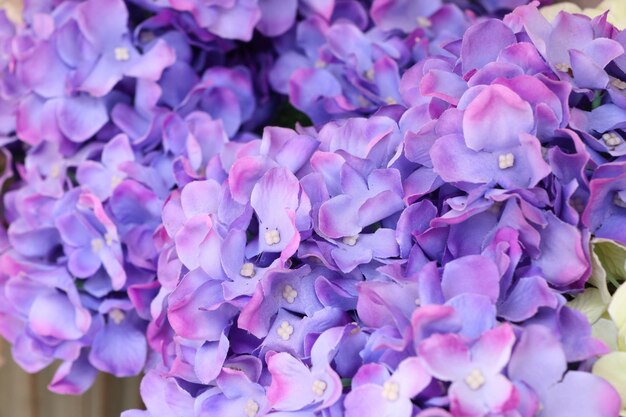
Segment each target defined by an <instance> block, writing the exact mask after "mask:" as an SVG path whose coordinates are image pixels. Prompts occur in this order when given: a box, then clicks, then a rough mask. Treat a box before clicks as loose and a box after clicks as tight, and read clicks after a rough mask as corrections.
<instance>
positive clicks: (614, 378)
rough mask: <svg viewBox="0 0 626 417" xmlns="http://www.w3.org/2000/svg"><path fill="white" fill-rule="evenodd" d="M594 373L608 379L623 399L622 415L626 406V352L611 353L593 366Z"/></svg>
mask: <svg viewBox="0 0 626 417" xmlns="http://www.w3.org/2000/svg"><path fill="white" fill-rule="evenodd" d="M593 373H594V374H596V375H598V376H599V377H601V378H604V379H606V380H607V381H608V382H609V383H610V384H611V385H613V388H615V389H616V390H617V392H618V393H619V395H620V397H622V413H623V412H624V411H625V406H626V352H611V353H609V354H608V355H606V356H603V357H601V358H600V359H598V361H597V362H596V363H595V364H594V365H593Z"/></svg>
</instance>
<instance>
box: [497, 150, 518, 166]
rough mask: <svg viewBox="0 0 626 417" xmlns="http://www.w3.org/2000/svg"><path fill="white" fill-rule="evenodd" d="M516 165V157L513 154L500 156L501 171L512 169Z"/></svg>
mask: <svg viewBox="0 0 626 417" xmlns="http://www.w3.org/2000/svg"><path fill="white" fill-rule="evenodd" d="M513 165H515V155H513V154H512V153H505V154H502V155H500V156H498V167H499V168H500V169H507V168H511V167H512V166H513Z"/></svg>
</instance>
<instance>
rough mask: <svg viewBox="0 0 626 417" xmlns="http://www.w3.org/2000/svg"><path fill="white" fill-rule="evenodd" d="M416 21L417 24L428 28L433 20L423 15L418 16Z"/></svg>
mask: <svg viewBox="0 0 626 417" xmlns="http://www.w3.org/2000/svg"><path fill="white" fill-rule="evenodd" d="M416 21H417V24H418V25H420V26H421V27H423V28H429V27H431V26H432V25H433V22H431V20H430V19H429V18H427V17H424V16H418V17H417V19H416Z"/></svg>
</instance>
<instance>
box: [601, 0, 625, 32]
mask: <svg viewBox="0 0 626 417" xmlns="http://www.w3.org/2000/svg"><path fill="white" fill-rule="evenodd" d="M597 9H599V10H608V11H609V17H608V20H609V22H611V23H612V24H613V25H615V27H617V28H618V29H624V28H626V1H624V0H605V1H603V2H602V3H600V5H599V6H598V7H597Z"/></svg>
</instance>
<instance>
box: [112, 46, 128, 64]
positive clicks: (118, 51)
mask: <svg viewBox="0 0 626 417" xmlns="http://www.w3.org/2000/svg"><path fill="white" fill-rule="evenodd" d="M113 52H114V53H115V60H116V61H128V60H129V59H130V51H129V50H128V48H124V47H119V48H115V49H114V50H113Z"/></svg>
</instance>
